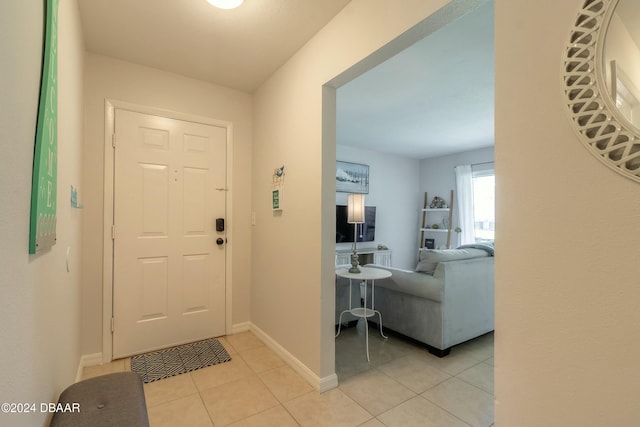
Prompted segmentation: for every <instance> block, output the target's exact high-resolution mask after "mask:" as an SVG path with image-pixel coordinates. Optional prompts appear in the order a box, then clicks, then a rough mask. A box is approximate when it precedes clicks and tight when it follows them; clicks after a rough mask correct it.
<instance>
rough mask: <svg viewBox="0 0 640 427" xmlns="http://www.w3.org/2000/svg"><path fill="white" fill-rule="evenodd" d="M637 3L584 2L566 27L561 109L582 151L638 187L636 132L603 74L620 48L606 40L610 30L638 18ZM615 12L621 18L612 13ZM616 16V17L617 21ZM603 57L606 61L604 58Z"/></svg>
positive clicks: (639, 141) (638, 132)
mask: <svg viewBox="0 0 640 427" xmlns="http://www.w3.org/2000/svg"><path fill="white" fill-rule="evenodd" d="M637 4H638V3H637V0H585V1H584V3H583V6H582V7H581V9H580V11H579V12H578V16H577V18H576V19H575V21H574V25H573V28H571V31H570V35H569V40H568V43H567V46H566V49H565V58H564V68H563V73H564V94H565V96H566V99H565V105H566V107H567V112H568V114H569V117H570V119H571V124H572V125H573V128H574V130H575V132H576V133H577V134H578V137H579V138H580V140H581V141H582V143H583V145H584V147H585V148H586V149H587V150H588V151H589V152H590V153H591V154H592V155H594V156H595V157H596V158H597V159H598V160H600V161H601V162H602V163H603V164H605V165H606V166H607V167H609V168H610V169H612V170H614V171H616V172H617V173H619V174H621V175H623V176H625V177H627V178H629V179H632V180H634V181H636V182H640V129H638V127H637V126H635V125H633V124H632V123H631V122H630V121H629V120H628V119H627V118H626V117H625V115H624V114H623V113H622V112H621V111H620V109H619V108H618V106H617V105H616V100H615V99H613V98H612V96H611V88H608V87H607V78H606V76H605V73H606V71H605V69H606V67H607V64H610V61H611V60H613V59H617V60H622V59H623V58H625V59H626V58H627V57H629V55H628V54H623V55H620V56H618V57H617V58H614V57H611V56H612V55H615V54H614V51H615V50H616V49H618V48H620V47H621V46H619V45H617V44H614V43H612V42H610V40H608V39H607V33H608V30H609V28H612V27H613V26H614V25H615V26H618V27H620V28H619V30H621V31H625V29H624V27H625V26H627V27H629V26H630V25H631V26H632V27H637V26H638V23H637V22H634V23H630V24H629V25H625V21H626V20H627V19H628V17H630V16H634V15H635V16H637V8H638V5H637ZM616 10H619V11H620V13H619V14H617V13H616ZM618 15H619V16H618ZM605 55H607V57H605Z"/></svg>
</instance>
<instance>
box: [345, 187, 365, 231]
mask: <svg viewBox="0 0 640 427" xmlns="http://www.w3.org/2000/svg"><path fill="white" fill-rule="evenodd" d="M347 222H348V223H349V224H362V223H364V194H349V198H348V199H347Z"/></svg>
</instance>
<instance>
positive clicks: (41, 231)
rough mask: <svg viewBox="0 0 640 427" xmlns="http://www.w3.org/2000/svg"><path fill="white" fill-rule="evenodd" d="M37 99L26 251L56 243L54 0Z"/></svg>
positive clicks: (47, 6) (49, 12) (49, 4)
mask: <svg viewBox="0 0 640 427" xmlns="http://www.w3.org/2000/svg"><path fill="white" fill-rule="evenodd" d="M43 34H44V48H43V52H42V78H41V80H40V82H41V83H40V102H39V107H38V120H37V123H36V141H35V147H34V152H33V154H34V156H33V174H32V179H31V214H30V221H29V253H30V254H35V253H36V252H40V251H41V250H43V249H48V248H50V247H52V246H53V245H55V244H56V222H57V216H56V200H57V197H56V194H57V187H58V184H57V182H58V101H57V99H58V96H57V93H58V85H57V81H58V78H57V75H58V43H57V40H58V35H57V34H58V0H47V1H46V2H45V26H44V30H43Z"/></svg>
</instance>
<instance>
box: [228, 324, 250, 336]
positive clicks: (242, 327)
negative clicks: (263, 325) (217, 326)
mask: <svg viewBox="0 0 640 427" xmlns="http://www.w3.org/2000/svg"><path fill="white" fill-rule="evenodd" d="M250 329H251V322H242V323H236V324H234V325H231V333H232V334H239V333H240V332H247V331H248V330H250Z"/></svg>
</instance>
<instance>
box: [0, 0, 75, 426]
mask: <svg viewBox="0 0 640 427" xmlns="http://www.w3.org/2000/svg"><path fill="white" fill-rule="evenodd" d="M58 21H59V30H58V181H57V183H58V193H57V217H58V222H57V243H56V245H55V246H53V248H52V249H51V250H47V251H44V252H43V253H41V254H38V255H28V236H29V212H30V200H31V171H32V167H33V147H34V141H35V126H36V118H37V114H38V97H39V86H40V72H41V61H42V24H43V2H2V3H0V61H2V79H0V198H1V199H0V206H1V209H0V236H2V237H1V239H0V302H1V308H0V342H1V343H2V348H1V349H0V378H2V381H0V402H16V403H18V402H36V403H38V405H39V402H55V401H57V399H58V395H59V393H60V392H61V391H62V390H63V389H64V388H66V387H67V386H68V385H69V384H71V383H73V381H74V380H75V376H76V370H77V368H78V363H79V360H80V286H81V281H80V277H81V274H80V258H81V253H82V239H81V230H82V216H83V212H82V211H81V210H76V209H72V208H71V206H70V186H71V185H73V186H75V187H78V188H79V189H80V197H82V196H83V194H84V186H83V185H82V173H81V159H82V79H83V75H82V68H83V51H84V47H83V42H82V33H81V27H80V23H79V17H78V10H77V5H76V2H75V1H72V0H62V1H61V2H60V5H59V8H58ZM67 248H70V256H69V265H70V272H67V271H66V267H65V265H66V252H67ZM37 409H38V411H39V409H40V408H39V406H38V407H37ZM47 418H48V414H46V413H45V414H41V413H39V412H37V413H30V414H15V415H7V414H3V413H0V425H11V426H30V427H31V426H42V425H45V424H46V419H47Z"/></svg>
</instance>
